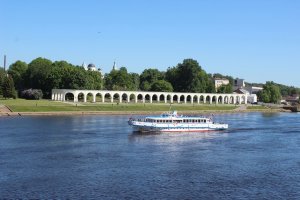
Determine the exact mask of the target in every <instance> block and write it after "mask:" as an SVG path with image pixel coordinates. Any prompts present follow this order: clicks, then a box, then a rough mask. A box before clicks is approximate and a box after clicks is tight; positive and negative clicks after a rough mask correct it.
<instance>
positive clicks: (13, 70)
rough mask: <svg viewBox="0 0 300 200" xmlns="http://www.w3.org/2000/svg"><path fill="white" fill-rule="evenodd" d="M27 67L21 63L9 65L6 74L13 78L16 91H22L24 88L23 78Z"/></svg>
mask: <svg viewBox="0 0 300 200" xmlns="http://www.w3.org/2000/svg"><path fill="white" fill-rule="evenodd" d="M27 69H28V65H27V64H26V63H25V62H22V61H19V60H18V61H16V62H15V63H13V64H11V65H10V67H9V70H8V74H9V75H10V76H11V77H12V78H13V80H14V83H15V88H16V89H17V90H22V89H24V87H25V78H26V77H25V76H26V71H27Z"/></svg>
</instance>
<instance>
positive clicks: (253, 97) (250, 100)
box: [233, 88, 257, 103]
mask: <svg viewBox="0 0 300 200" xmlns="http://www.w3.org/2000/svg"><path fill="white" fill-rule="evenodd" d="M233 93H235V94H245V95H247V102H248V103H257V95H256V94H251V93H250V92H249V91H248V90H246V89H243V88H239V89H236V90H235V91H234V92H233Z"/></svg>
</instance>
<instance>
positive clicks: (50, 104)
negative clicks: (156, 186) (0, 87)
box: [0, 99, 236, 112]
mask: <svg viewBox="0 0 300 200" xmlns="http://www.w3.org/2000/svg"><path fill="white" fill-rule="evenodd" d="M0 104H4V105H6V106H8V107H9V108H10V109H11V110H12V111H14V112H51V111H52V112H53V111H168V110H169V109H170V104H164V103H153V104H149V103H146V104H142V103H137V104H135V103H120V104H118V103H113V104H112V103H77V104H75V103H73V102H65V103H63V102H57V101H51V100H25V99H9V100H4V99H0ZM234 108H236V107H235V106H232V105H208V104H199V105H197V104H194V105H191V104H172V106H171V109H172V110H178V111H204V110H216V111H217V110H218V111H227V110H233V109H234Z"/></svg>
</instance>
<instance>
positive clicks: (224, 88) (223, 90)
mask: <svg viewBox="0 0 300 200" xmlns="http://www.w3.org/2000/svg"><path fill="white" fill-rule="evenodd" d="M232 91H233V89H232V84H228V85H221V86H220V87H218V90H217V93H223V94H225V93H226V94H229V93H232Z"/></svg>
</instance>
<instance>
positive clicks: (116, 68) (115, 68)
mask: <svg viewBox="0 0 300 200" xmlns="http://www.w3.org/2000/svg"><path fill="white" fill-rule="evenodd" d="M112 69H113V70H118V67H117V64H116V61H114V65H113V68H112Z"/></svg>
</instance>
